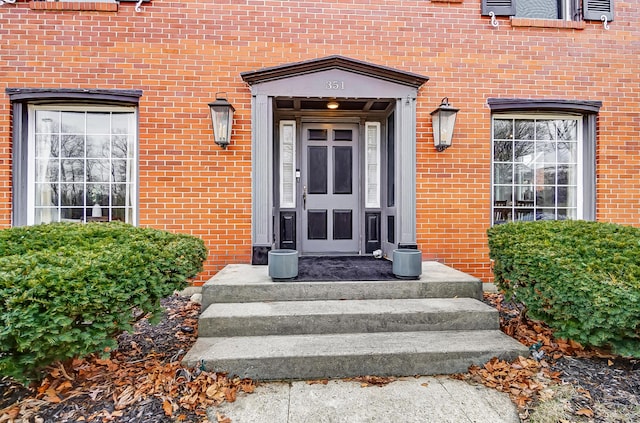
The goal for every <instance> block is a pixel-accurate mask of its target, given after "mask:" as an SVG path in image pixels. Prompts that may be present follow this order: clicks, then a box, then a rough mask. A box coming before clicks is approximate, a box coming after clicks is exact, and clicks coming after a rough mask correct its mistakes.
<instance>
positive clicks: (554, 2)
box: [516, 0, 559, 19]
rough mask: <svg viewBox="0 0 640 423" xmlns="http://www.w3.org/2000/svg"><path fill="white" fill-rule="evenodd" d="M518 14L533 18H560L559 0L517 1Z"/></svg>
mask: <svg viewBox="0 0 640 423" xmlns="http://www.w3.org/2000/svg"><path fill="white" fill-rule="evenodd" d="M516 16H518V17H522V18H533V19H558V17H559V15H558V0H525V1H517V2H516Z"/></svg>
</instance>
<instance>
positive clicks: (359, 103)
mask: <svg viewBox="0 0 640 423" xmlns="http://www.w3.org/2000/svg"><path fill="white" fill-rule="evenodd" d="M330 101H337V102H338V103H339V106H338V108H337V109H336V110H334V111H333V112H336V113H339V112H341V111H342V112H362V113H371V112H381V113H388V112H390V111H391V109H392V108H393V104H394V100H393V99H340V98H330V99H329V98H298V97H277V98H275V100H274V103H275V109H276V110H277V111H280V112H319V111H328V107H327V103H329V102H330Z"/></svg>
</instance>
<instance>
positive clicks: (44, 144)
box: [36, 134, 60, 157]
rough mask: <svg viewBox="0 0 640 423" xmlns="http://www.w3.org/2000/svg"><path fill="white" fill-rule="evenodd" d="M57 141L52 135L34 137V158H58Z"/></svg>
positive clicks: (55, 136)
mask: <svg viewBox="0 0 640 423" xmlns="http://www.w3.org/2000/svg"><path fill="white" fill-rule="evenodd" d="M58 139H59V138H58V136H57V135H52V134H39V135H36V157H58V154H59V151H60V150H59V148H58V147H59V146H58Z"/></svg>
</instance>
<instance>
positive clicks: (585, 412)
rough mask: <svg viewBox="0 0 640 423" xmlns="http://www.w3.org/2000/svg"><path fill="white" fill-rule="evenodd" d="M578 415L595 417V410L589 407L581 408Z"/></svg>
mask: <svg viewBox="0 0 640 423" xmlns="http://www.w3.org/2000/svg"><path fill="white" fill-rule="evenodd" d="M576 415H578V416H586V417H593V411H592V410H590V409H588V408H581V409H580V410H578V411H576Z"/></svg>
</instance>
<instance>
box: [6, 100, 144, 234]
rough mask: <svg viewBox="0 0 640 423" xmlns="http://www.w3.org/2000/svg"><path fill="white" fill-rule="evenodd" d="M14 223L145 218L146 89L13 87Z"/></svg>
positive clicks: (135, 219) (135, 222)
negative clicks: (140, 156)
mask: <svg viewBox="0 0 640 423" xmlns="http://www.w3.org/2000/svg"><path fill="white" fill-rule="evenodd" d="M5 91H6V93H7V94H8V96H9V99H10V100H11V110H12V117H13V119H12V126H13V132H12V149H11V150H12V174H13V175H12V176H13V178H12V224H13V225H14V226H21V225H33V224H38V223H48V222H58V221H71V222H92V221H98V222H107V221H111V220H119V221H123V222H127V223H131V224H134V225H135V224H137V220H138V213H137V168H138V161H137V146H138V142H137V134H138V104H139V101H140V97H141V96H142V91H140V90H103V89H68V88H6V89H5Z"/></svg>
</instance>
